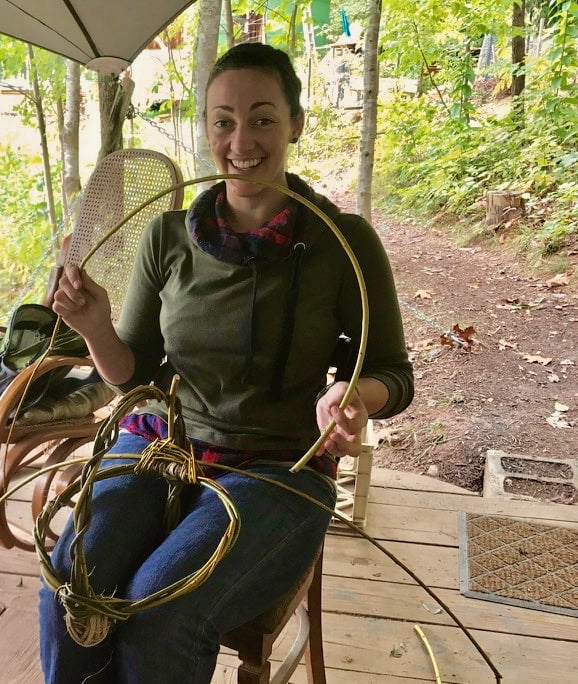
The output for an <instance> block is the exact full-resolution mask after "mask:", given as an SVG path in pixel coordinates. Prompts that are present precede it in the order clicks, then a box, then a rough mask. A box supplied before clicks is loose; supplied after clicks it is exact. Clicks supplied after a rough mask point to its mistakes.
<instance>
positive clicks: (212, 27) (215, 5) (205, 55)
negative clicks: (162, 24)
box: [195, 0, 221, 189]
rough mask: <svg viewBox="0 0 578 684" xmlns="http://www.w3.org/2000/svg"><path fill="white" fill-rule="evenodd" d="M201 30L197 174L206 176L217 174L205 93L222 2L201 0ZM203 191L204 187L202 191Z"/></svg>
mask: <svg viewBox="0 0 578 684" xmlns="http://www.w3.org/2000/svg"><path fill="white" fill-rule="evenodd" d="M199 1H200V7H199V28H198V31H197V45H196V47H195V84H196V93H197V106H196V109H195V142H196V144H195V149H196V151H197V157H196V158H195V174H196V175H197V176H203V175H206V174H207V173H210V172H212V171H213V167H212V164H211V162H210V159H211V151H210V150H209V143H208V141H207V135H206V132H205V116H204V115H205V104H206V103H205V91H206V88H207V80H208V78H209V73H210V71H211V68H212V66H213V64H214V62H215V58H216V56H217V46H218V40H219V25H220V21H221V0H199ZM199 189H201V188H199Z"/></svg>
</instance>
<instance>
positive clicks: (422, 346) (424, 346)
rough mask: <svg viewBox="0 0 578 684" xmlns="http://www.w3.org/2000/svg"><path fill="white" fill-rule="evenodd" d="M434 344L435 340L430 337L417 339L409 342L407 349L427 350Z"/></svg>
mask: <svg viewBox="0 0 578 684" xmlns="http://www.w3.org/2000/svg"><path fill="white" fill-rule="evenodd" d="M435 346H436V341H435V340H434V339H432V338H430V339H427V340H419V341H418V342H410V343H409V344H408V345H407V348H408V350H409V351H418V352H419V351H428V350H429V349H433V348H434V347H435Z"/></svg>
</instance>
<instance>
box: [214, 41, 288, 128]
mask: <svg viewBox="0 0 578 684" xmlns="http://www.w3.org/2000/svg"><path fill="white" fill-rule="evenodd" d="M231 69H262V70H263V71H269V72H271V73H273V74H276V75H277V76H279V78H280V79H281V86H282V88H283V93H284V95H285V98H286V99H287V102H288V104H289V108H290V110H291V116H293V117H294V116H297V114H299V112H300V111H301V104H300V102H299V98H300V97H301V81H300V80H299V78H298V76H297V74H296V73H295V69H294V68H293V65H292V64H291V60H290V59H289V56H288V55H287V53H285V52H283V50H277V49H276V48H274V47H271V46H270V45H263V43H241V44H240V45H235V46H234V47H232V48H231V49H230V50H228V51H227V52H225V54H224V55H222V56H221V57H219V59H218V60H217V61H216V62H215V65H214V66H213V68H212V69H211V73H210V74H209V78H208V80H207V90H208V88H209V86H210V85H211V83H212V82H213V81H214V80H215V78H216V77H217V76H218V75H219V74H222V73H223V72H224V71H230V70H231ZM205 100H206V98H205Z"/></svg>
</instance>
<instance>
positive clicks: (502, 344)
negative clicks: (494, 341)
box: [498, 338, 518, 351]
mask: <svg viewBox="0 0 578 684" xmlns="http://www.w3.org/2000/svg"><path fill="white" fill-rule="evenodd" d="M498 347H499V349H500V351H504V349H506V348H509V349H517V348H518V343H517V342H509V341H508V340H505V339H503V338H502V339H501V340H500V341H499V342H498Z"/></svg>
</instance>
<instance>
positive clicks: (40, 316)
mask: <svg viewBox="0 0 578 684" xmlns="http://www.w3.org/2000/svg"><path fill="white" fill-rule="evenodd" d="M57 320H58V316H57V315H56V314H55V313H54V311H52V309H49V308H48V307H46V306H43V305H42V304H22V305H20V306H19V307H18V308H17V309H16V310H15V311H14V313H13V314H12V316H11V318H10V321H9V322H8V327H7V329H6V334H5V336H4V340H3V342H2V347H1V348H0V395H2V394H3V393H4V391H5V390H6V389H7V388H8V386H9V385H10V383H11V382H12V380H14V378H15V377H16V376H17V375H18V373H19V372H20V371H22V370H23V369H24V368H27V367H28V366H30V365H31V364H33V363H34V362H35V361H37V360H38V359H39V358H40V357H41V356H42V354H44V352H45V351H46V350H47V349H48V347H49V344H50V339H51V338H52V334H53V332H54V327H55V325H56V321H57ZM51 351H52V353H53V354H60V355H64V356H78V357H83V356H86V355H87V354H88V349H87V347H86V343H85V341H84V339H83V338H82V336H81V335H79V334H78V333H77V332H75V331H74V330H72V329H71V328H69V327H68V326H67V325H66V324H65V323H64V321H60V324H59V326H58V333H57V335H56V339H55V341H54V344H53V347H52V350H51ZM69 371H70V368H68V367H66V366H65V367H60V368H55V369H54V370H52V371H50V372H48V373H44V374H43V375H40V376H39V377H38V378H37V379H34V380H33V381H32V383H31V385H30V387H29V388H28V390H27V392H26V397H25V399H24V402H23V404H22V406H21V410H22V411H24V410H26V409H27V408H30V407H31V406H34V405H35V404H37V403H38V402H39V401H40V399H42V397H43V396H44V395H45V394H46V392H47V390H48V387H49V386H50V384H52V383H55V382H56V381H58V380H61V379H62V378H64V377H65V376H66V375H67V373H68V372H69Z"/></svg>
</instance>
